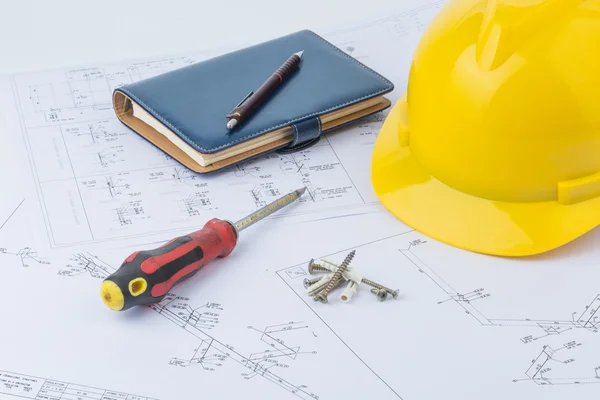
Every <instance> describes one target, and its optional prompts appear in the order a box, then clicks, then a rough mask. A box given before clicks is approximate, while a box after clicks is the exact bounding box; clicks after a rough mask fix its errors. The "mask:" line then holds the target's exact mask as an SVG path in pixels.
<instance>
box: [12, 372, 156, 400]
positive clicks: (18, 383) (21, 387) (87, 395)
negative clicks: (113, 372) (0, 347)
mask: <svg viewBox="0 0 600 400" xmlns="http://www.w3.org/2000/svg"><path fill="white" fill-rule="evenodd" d="M4 396H10V397H7V398H13V397H14V399H15V400H17V399H19V398H20V399H32V400H38V399H44V400H62V399H77V400H157V399H152V398H150V397H145V396H139V395H134V394H130V393H122V392H117V391H114V390H110V389H103V388H97V387H91V386H84V385H78V384H76V383H70V382H62V381H58V380H55V379H51V378H39V377H37V376H29V375H23V374H19V373H16V372H8V371H0V397H2V398H5V397H4Z"/></svg>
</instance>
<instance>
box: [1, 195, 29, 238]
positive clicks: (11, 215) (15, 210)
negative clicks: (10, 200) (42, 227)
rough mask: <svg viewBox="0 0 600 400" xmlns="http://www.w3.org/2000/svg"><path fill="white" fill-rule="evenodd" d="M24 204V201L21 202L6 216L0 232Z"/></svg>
mask: <svg viewBox="0 0 600 400" xmlns="http://www.w3.org/2000/svg"><path fill="white" fill-rule="evenodd" d="M24 202H25V199H23V200H21V202H20V203H19V205H18V206H17V207H16V208H15V209H14V210H13V212H11V213H10V215H9V216H8V218H6V221H4V222H3V223H2V225H0V230H2V228H4V226H5V225H6V224H7V223H8V221H10V219H11V218H12V217H13V216H14V215H15V214H16V212H17V211H18V210H19V208H20V207H21V205H22V204H23V203H24Z"/></svg>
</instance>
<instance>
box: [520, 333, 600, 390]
mask: <svg viewBox="0 0 600 400" xmlns="http://www.w3.org/2000/svg"><path fill="white" fill-rule="evenodd" d="M580 346H582V344H581V343H578V342H569V343H566V344H564V345H563V346H561V347H560V348H557V349H556V350H555V349H553V348H552V347H551V346H548V345H544V346H543V348H542V351H541V352H540V353H539V354H538V355H537V356H536V357H535V358H534V359H533V360H532V361H531V365H530V366H529V367H528V368H527V370H526V371H525V376H526V378H521V379H515V380H514V381H513V382H527V381H530V382H534V383H535V384H537V385H581V384H600V366H596V367H594V368H590V369H589V370H588V371H587V372H588V375H584V376H580V377H571V376H562V375H559V376H558V377H556V376H555V374H556V373H555V372H554V370H555V369H561V368H565V366H568V365H570V364H572V363H575V362H576V361H577V360H576V359H575V358H569V351H570V350H573V349H576V348H578V347H580ZM567 373H568V372H567Z"/></svg>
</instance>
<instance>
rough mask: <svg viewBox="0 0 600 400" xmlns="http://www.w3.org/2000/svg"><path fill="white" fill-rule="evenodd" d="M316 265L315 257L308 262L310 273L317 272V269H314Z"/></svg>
mask: <svg viewBox="0 0 600 400" xmlns="http://www.w3.org/2000/svg"><path fill="white" fill-rule="evenodd" d="M314 266H315V259H314V258H311V259H310V261H309V262H308V273H309V274H311V275H312V274H313V273H314V272H315V270H314V269H313V267H314Z"/></svg>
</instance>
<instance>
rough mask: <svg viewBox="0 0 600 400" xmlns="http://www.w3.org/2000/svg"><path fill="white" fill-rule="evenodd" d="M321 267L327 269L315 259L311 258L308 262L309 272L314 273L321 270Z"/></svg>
mask: <svg viewBox="0 0 600 400" xmlns="http://www.w3.org/2000/svg"><path fill="white" fill-rule="evenodd" d="M321 269H323V270H326V268H322V267H319V266H318V265H316V264H315V259H314V258H311V260H310V261H309V262H308V273H309V274H311V275H312V274H314V273H315V271H321Z"/></svg>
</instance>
